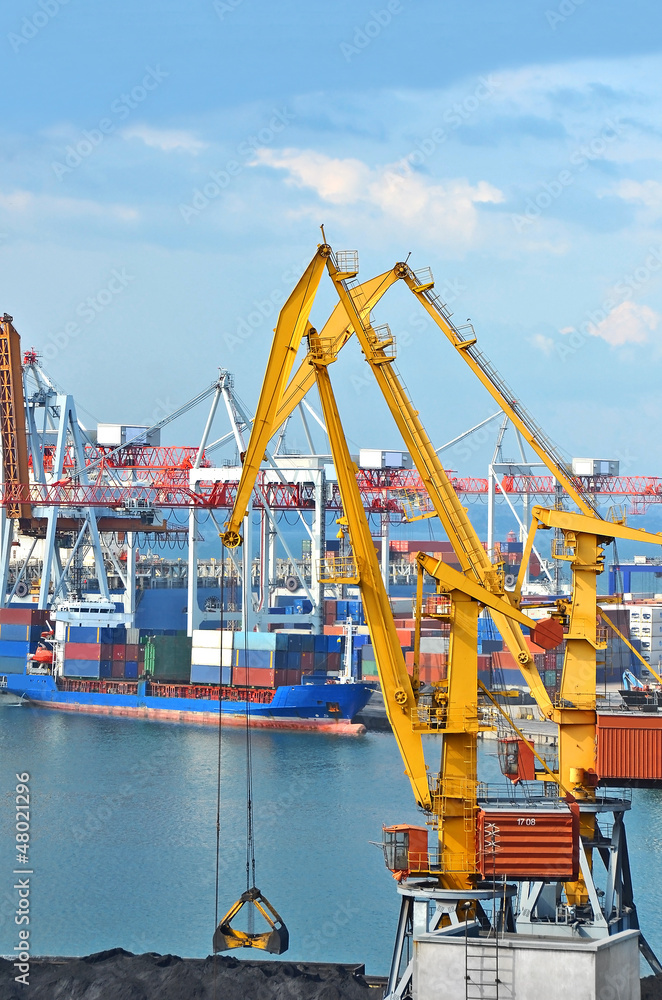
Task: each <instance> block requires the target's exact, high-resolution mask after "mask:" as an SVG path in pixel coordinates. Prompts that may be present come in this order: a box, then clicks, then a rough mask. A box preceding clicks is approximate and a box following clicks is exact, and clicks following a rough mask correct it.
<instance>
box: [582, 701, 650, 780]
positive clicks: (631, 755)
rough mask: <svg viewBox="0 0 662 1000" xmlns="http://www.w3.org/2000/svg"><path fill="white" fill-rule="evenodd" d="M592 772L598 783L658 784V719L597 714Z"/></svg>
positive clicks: (630, 713) (642, 716)
mask: <svg viewBox="0 0 662 1000" xmlns="http://www.w3.org/2000/svg"><path fill="white" fill-rule="evenodd" d="M596 736H597V761H596V771H597V772H598V775H599V777H600V779H601V780H604V781H606V782H614V783H618V782H619V781H623V780H627V781H634V782H637V783H641V784H647V783H650V784H657V783H659V782H662V716H660V715H657V714H653V713H650V714H648V713H646V714H641V715H638V714H635V713H634V712H629V713H627V714H623V715H616V714H614V715H612V714H609V715H606V714H605V715H603V714H600V713H598V724H597V731H596Z"/></svg>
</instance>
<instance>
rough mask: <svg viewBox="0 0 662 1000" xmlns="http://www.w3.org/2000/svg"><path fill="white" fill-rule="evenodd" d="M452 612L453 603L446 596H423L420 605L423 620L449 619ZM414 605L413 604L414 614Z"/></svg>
mask: <svg viewBox="0 0 662 1000" xmlns="http://www.w3.org/2000/svg"><path fill="white" fill-rule="evenodd" d="M452 610H453V602H452V601H451V599H450V597H449V596H448V594H424V595H423V601H422V604H421V615H422V617H423V618H449V617H450V615H451V612H452ZM415 611H416V604H415V603H414V612H415Z"/></svg>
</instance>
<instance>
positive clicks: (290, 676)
mask: <svg viewBox="0 0 662 1000" xmlns="http://www.w3.org/2000/svg"><path fill="white" fill-rule="evenodd" d="M285 675H286V680H285V683H286V684H290V685H295V684H300V683H301V671H300V670H286V671H285Z"/></svg>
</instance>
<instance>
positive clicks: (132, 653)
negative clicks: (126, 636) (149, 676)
mask: <svg viewBox="0 0 662 1000" xmlns="http://www.w3.org/2000/svg"><path fill="white" fill-rule="evenodd" d="M141 648H142V649H143V656H144V655H145V654H144V649H145V647H144V646H142V647H141V646H139V645H138V643H137V642H136V643H133V642H131V643H129V642H127V644H126V657H125V659H127V660H137V659H138V652H139V650H140V649H141Z"/></svg>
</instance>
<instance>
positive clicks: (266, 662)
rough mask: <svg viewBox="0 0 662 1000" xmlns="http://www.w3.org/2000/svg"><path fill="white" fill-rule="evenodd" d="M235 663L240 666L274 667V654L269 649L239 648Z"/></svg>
mask: <svg viewBox="0 0 662 1000" xmlns="http://www.w3.org/2000/svg"><path fill="white" fill-rule="evenodd" d="M236 653H237V656H236V659H235V663H236V665H237V666H238V667H248V668H249V669H250V668H251V667H254V668H266V669H269V668H270V667H273V665H274V662H273V658H274V654H273V652H272V651H271V650H269V649H238V650H237V651H236Z"/></svg>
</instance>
